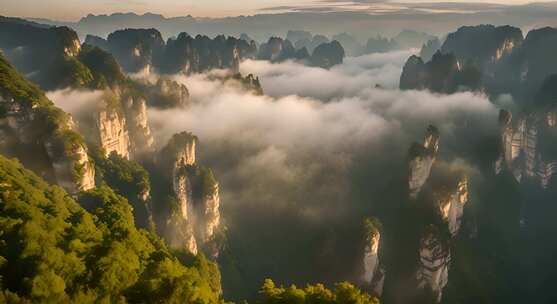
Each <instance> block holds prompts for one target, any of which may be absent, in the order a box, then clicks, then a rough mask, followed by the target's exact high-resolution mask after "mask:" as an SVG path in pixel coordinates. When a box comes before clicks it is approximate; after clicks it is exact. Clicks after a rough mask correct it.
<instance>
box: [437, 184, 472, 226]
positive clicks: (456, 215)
mask: <svg viewBox="0 0 557 304" xmlns="http://www.w3.org/2000/svg"><path fill="white" fill-rule="evenodd" d="M445 179H447V181H446V185H447V186H441V187H439V188H438V189H434V194H433V199H434V204H435V206H436V207H437V211H438V214H439V215H440V217H441V219H442V220H443V222H445V223H446V224H447V227H448V228H449V231H450V233H451V235H452V236H453V237H454V236H456V235H457V234H458V232H459V230H460V226H461V223H462V216H463V215H464V206H465V205H466V203H467V202H468V177H467V176H466V175H463V174H462V175H460V176H459V177H458V178H452V177H445Z"/></svg>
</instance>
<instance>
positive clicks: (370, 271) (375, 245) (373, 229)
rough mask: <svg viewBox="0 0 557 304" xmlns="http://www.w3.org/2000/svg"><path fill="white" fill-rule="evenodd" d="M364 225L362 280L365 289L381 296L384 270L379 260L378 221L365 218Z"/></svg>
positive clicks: (379, 234) (379, 233) (379, 235)
mask: <svg viewBox="0 0 557 304" xmlns="http://www.w3.org/2000/svg"><path fill="white" fill-rule="evenodd" d="M364 226H365V236H364V239H365V246H364V256H363V275H362V282H363V284H364V285H365V288H366V289H368V290H370V291H372V292H373V293H374V294H375V295H377V296H381V294H382V293H383V285H384V282H385V270H384V269H383V268H382V266H381V264H380V261H379V245H380V241H381V232H380V223H379V222H378V220H377V219H366V220H365V222H364Z"/></svg>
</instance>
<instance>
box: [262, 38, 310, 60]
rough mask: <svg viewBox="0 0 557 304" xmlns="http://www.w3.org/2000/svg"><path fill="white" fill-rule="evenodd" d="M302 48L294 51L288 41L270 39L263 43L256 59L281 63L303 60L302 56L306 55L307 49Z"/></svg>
mask: <svg viewBox="0 0 557 304" xmlns="http://www.w3.org/2000/svg"><path fill="white" fill-rule="evenodd" d="M303 50H304V48H302V49H300V51H296V49H295V48H294V46H293V45H292V43H291V42H290V41H289V40H283V39H282V38H279V37H271V38H269V41H267V42H266V43H263V44H262V45H261V47H260V48H259V52H258V54H257V59H259V60H268V61H271V62H282V61H285V60H289V59H292V60H305V59H307V58H306V57H304V56H307V55H308V51H307V49H305V52H304V51H303Z"/></svg>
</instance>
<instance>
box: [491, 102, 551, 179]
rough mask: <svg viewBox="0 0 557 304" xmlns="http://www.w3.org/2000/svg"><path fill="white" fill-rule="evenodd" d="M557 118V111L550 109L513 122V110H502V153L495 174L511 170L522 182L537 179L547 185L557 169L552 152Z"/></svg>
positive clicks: (500, 116)
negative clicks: (556, 115)
mask: <svg viewBox="0 0 557 304" xmlns="http://www.w3.org/2000/svg"><path fill="white" fill-rule="evenodd" d="M554 117H555V112H554V110H553V109H549V110H545V111H541V112H535V113H531V114H529V115H523V116H521V117H519V118H518V119H516V122H515V123H513V117H512V114H511V112H509V111H506V110H501V111H500V113H499V127H500V134H499V135H500V156H499V158H498V160H497V161H496V163H495V173H496V174H501V173H502V172H505V171H506V172H510V173H511V174H512V175H513V176H514V178H515V179H516V181H517V182H519V183H520V182H523V181H524V180H526V179H533V180H537V181H538V182H539V183H540V185H541V186H542V187H543V188H546V187H547V186H548V184H549V181H550V180H551V178H552V177H553V175H554V173H555V172H556V170H557V158H556V157H555V155H554V153H553V152H552V151H553V150H554V149H553V148H552V146H553V144H552V141H553V140H554V138H555V123H554V122H555V120H554ZM541 135H543V136H541Z"/></svg>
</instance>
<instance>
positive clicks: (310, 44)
mask: <svg viewBox="0 0 557 304" xmlns="http://www.w3.org/2000/svg"><path fill="white" fill-rule="evenodd" d="M286 39H287V40H288V41H290V42H292V43H293V44H294V48H296V50H301V49H306V50H307V51H308V53H313V51H314V50H315V49H316V48H317V47H318V46H320V45H321V44H324V43H330V42H331V41H330V40H329V38H327V37H325V36H323V35H315V36H311V34H310V36H309V38H303V39H299V40H291V39H289V38H288V37H287V38H286Z"/></svg>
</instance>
